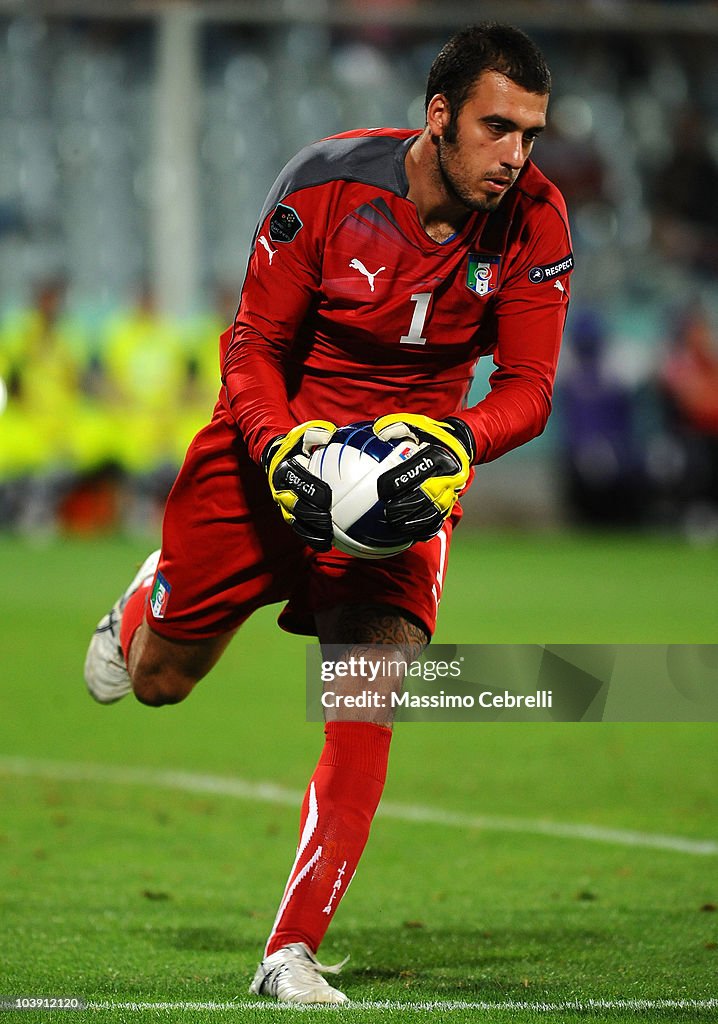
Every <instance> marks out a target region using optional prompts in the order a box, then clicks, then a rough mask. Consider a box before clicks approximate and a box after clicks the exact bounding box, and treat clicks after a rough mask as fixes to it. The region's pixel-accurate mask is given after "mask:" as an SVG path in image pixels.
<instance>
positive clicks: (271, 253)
mask: <svg viewBox="0 0 718 1024" xmlns="http://www.w3.org/2000/svg"><path fill="white" fill-rule="evenodd" d="M257 241H258V242H259V244H260V245H262V246H264V248H265V249H266V250H267V255H268V256H269V265H270V267H271V265H272V260H273V259H274V257H275V256H276V255H277V250H276V249H272V247H271V246H270V244H269V242H268V241H267V239H266V238H265V237H264V235H260V236H259V238H258V239H257Z"/></svg>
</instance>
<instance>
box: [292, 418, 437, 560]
mask: <svg viewBox="0 0 718 1024" xmlns="http://www.w3.org/2000/svg"><path fill="white" fill-rule="evenodd" d="M418 448H419V445H417V444H416V443H415V442H414V441H412V440H410V439H402V440H400V441H382V440H381V438H379V437H377V436H376V434H375V433H374V432H373V430H372V429H371V423H369V422H367V423H352V424H350V425H349V426H348V427H340V428H339V429H338V430H337V431H336V432H335V433H334V434H333V435H332V438H331V440H330V441H329V444H327V445H324V446H323V447H321V448H316V449H315V450H314V451H313V452H312V455H311V456H310V459H309V471H310V472H311V473H314V474H315V475H316V476H318V477H319V478H320V479H321V480H324V481H325V482H326V483H328V484H329V486H330V487H331V489H332V523H333V525H334V547H335V548H337V549H338V550H339V551H344V552H345V553H346V554H348V555H355V556H356V557H357V558H388V557H389V555H396V554H398V552H400V551H406V549H407V548H409V547H411V545H412V543H413V542H412V541H411V540H405V539H402V538H401V537H399V536H398V535H397V533H396V531H395V530H394V528H393V527H392V526H391V525H390V524H389V522H387V518H386V514H385V510H384V502H383V501H382V500H381V499H380V498H379V495H378V493H377V480H378V478H379V477H380V476H381V475H382V473H385V472H386V471H387V470H388V469H393V468H394V467H395V466H399V465H401V463H402V462H404V461H405V460H406V459H408V458H409V457H410V456H411V455H413V454H414V452H416V451H417V450H418Z"/></svg>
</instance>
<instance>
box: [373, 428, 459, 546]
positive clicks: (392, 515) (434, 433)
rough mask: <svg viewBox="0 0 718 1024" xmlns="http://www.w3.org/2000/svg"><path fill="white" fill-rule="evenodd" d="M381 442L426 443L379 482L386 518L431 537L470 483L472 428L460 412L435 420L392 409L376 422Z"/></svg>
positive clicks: (406, 532) (409, 533) (415, 535)
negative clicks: (391, 412)
mask: <svg viewBox="0 0 718 1024" xmlns="http://www.w3.org/2000/svg"><path fill="white" fill-rule="evenodd" d="M373 430H374V433H375V434H377V435H378V436H379V437H380V438H382V440H385V441H392V440H402V439H403V438H408V439H410V440H414V441H417V442H419V443H420V444H421V447H420V448H419V450H418V451H417V452H415V453H414V455H412V456H411V457H410V458H408V459H407V460H406V461H405V462H403V463H402V464H401V465H400V466H397V467H395V468H394V469H390V470H387V472H386V473H383V474H382V475H381V476H380V477H379V479H378V481H377V490H378V494H379V497H380V498H381V499H382V500H383V501H384V506H385V509H386V518H387V520H388V522H389V523H391V525H392V526H393V527H395V529H396V530H397V531H398V532H399V533H400V534H401V535H402V536H405V537H411V538H412V539H413V540H415V541H416V540H431V538H432V537H435V536H436V534H437V533H438V532H439V530H440V529H441V527H442V524H443V523H444V520H445V519H446V518H447V517H448V516H449V513H450V512H451V510H452V508H453V507H454V505H455V503H456V499H457V498H458V496H459V494H460V493H461V491H462V490H463V489H464V487H465V486H466V482H467V480H468V478H469V470H470V468H471V463H472V461H473V459H474V454H475V452H474V439H473V436H472V434H471V431H470V430H469V428H468V426H467V425H466V424H465V423H464V421H463V420H460V419H457V418H456V417H455V416H447V417H446V419H445V420H433V419H431V418H430V417H429V416H420V415H418V414H416V413H393V414H391V415H389V416H380V417H379V419H377V420H375V421H374V424H373Z"/></svg>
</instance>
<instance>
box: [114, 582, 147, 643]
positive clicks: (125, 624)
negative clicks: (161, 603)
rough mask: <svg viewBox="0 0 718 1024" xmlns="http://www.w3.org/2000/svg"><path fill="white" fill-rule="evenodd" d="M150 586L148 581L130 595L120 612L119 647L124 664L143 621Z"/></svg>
mask: <svg viewBox="0 0 718 1024" xmlns="http://www.w3.org/2000/svg"><path fill="white" fill-rule="evenodd" d="M151 586H152V580H151V579H149V580H148V581H147V584H146V586H144V587H139V589H137V590H136V591H135V592H134V594H132V595H131V597H130V598H129V600H128V602H127V604H126V605H125V607H124V608H123V610H122V621H121V622H120V647H121V648H122V653H123V654H124V656H125V662H127V660H128V658H129V654H130V645H131V644H132V640H133V637H134V635H135V633H136V632H137V630H138V629H139V627H140V624H141V623H142V622H143V620H144V617H145V608H146V607H147V598H148V597H149V595H150V587H151Z"/></svg>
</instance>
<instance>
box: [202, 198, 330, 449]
mask: <svg viewBox="0 0 718 1024" xmlns="http://www.w3.org/2000/svg"><path fill="white" fill-rule="evenodd" d="M279 205H280V206H281V207H282V208H283V211H286V210H290V211H291V213H292V214H294V215H295V216H296V217H298V218H299V223H300V227H299V228H298V229H297V230H296V234H294V236H293V237H292V238H291V239H288V240H284V239H283V238H282V237H280V236H282V235H284V236H285V237H286V235H287V234H288V233H289V234H291V232H292V231H293V230H294V228H295V227H296V222H294V223H293V225H292V227H291V229H290V231H289V232H287V230H286V229H283V228H282V227H281V226H280V227H279V229H273V228H272V226H271V224H272V219H273V217H275V216H276V211H277V209H278V206H277V205H275V206H274V207H272V209H271V210H270V211H269V213H268V214H267V216H266V217H265V219H264V220H263V222H262V223H261V224H260V227H259V229H258V231H257V236H256V238H255V242H254V247H253V250H252V254H251V256H250V259H249V265H248V267H247V275H246V278H245V281H244V285H243V287H242V296H241V299H240V305H239V309H238V311H237V315H236V317H235V320H234V324H233V326H232V328H231V330H230V331H228V332H227V333H226V335H225V336H223V339H222V343H221V352H220V360H221V364H222V380H223V382H224V387H225V397H226V401H227V404H228V406H229V409H230V410H231V412H232V415H233V416H234V418H235V420H236V422H237V425H238V426H239V429H240V431H241V433H242V436H243V437H244V440H245V442H246V444H247V447H248V449H249V453H250V455H251V456H252V458H253V459H255V460H256V461H259V459H260V457H261V455H262V452H263V451H264V449H265V447H266V446H267V444H268V443H269V441H271V440H272V439H273V438H275V437H276V436H277V435H278V434H285V433H286V432H287V430H289V429H290V428H291V427H292V426H295V421H294V419H293V418H292V416H291V414H290V412H289V403H288V400H287V385H286V365H287V360H288V357H289V354H290V352H291V349H292V346H293V344H294V342H295V338H296V334H297V330H298V328H299V326H300V324H301V323H302V321H303V320H304V317H305V315H306V313H307V310H308V308H309V306H310V303H311V302H312V299H313V297H314V295H315V294H316V292H317V290H318V288H319V286H320V283H321V260H322V246H321V243H320V239H321V238H322V237H323V231H322V230H321V226H322V225H323V223H324V222H325V220H326V213H327V206H328V197H327V195H326V190H323V189H321V188H314V189H306V190H304V191H303V192H300V193H296V194H294V195H290V196H287V197H285V198H283V199H282V202H281V204H279ZM280 212H281V211H280Z"/></svg>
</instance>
